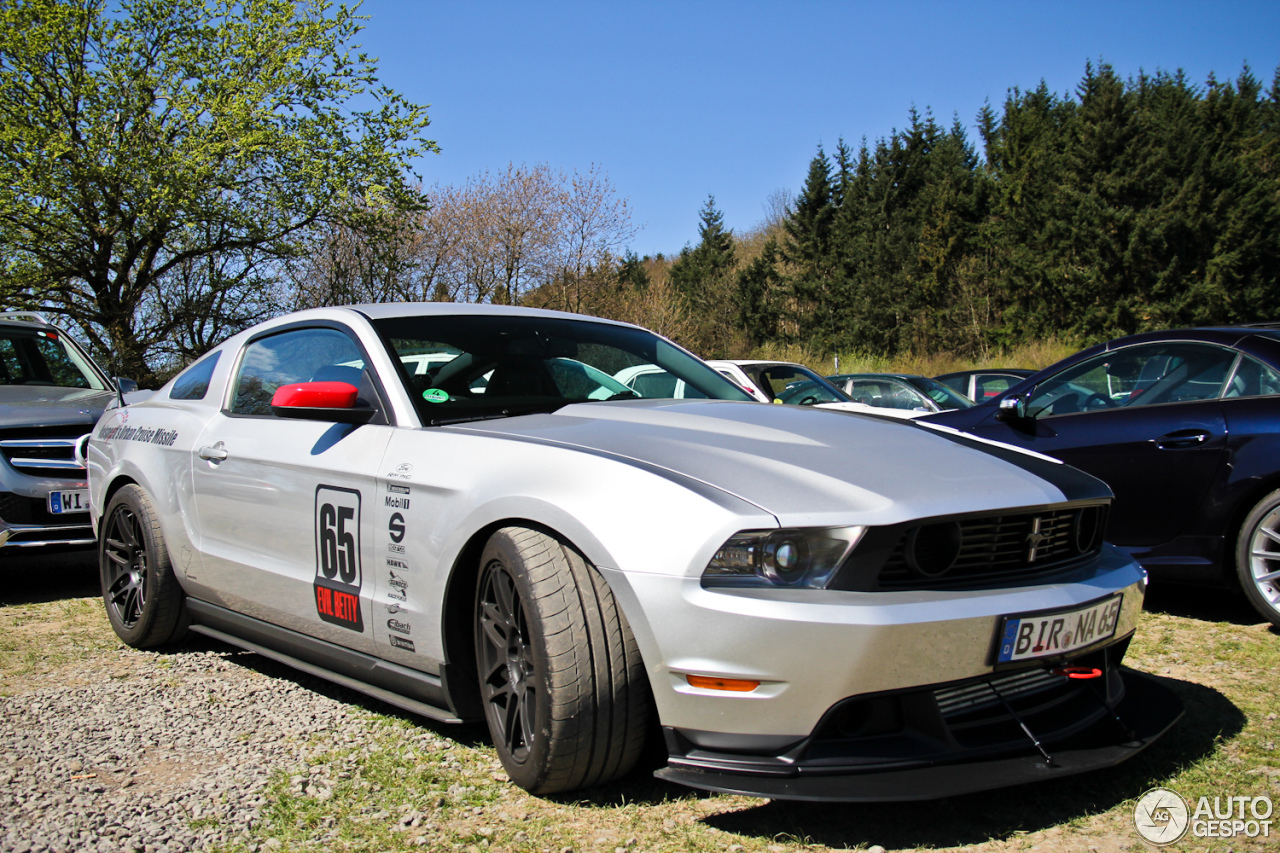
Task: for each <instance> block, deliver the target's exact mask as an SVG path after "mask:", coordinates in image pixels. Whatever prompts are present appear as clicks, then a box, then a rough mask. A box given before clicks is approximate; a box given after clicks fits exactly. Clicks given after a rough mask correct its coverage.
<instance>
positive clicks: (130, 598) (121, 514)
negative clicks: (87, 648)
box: [102, 504, 147, 629]
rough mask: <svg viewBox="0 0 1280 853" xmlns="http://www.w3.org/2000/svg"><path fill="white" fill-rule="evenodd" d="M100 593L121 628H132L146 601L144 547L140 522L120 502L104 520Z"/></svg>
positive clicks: (145, 559) (127, 507)
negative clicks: (105, 522)
mask: <svg viewBox="0 0 1280 853" xmlns="http://www.w3.org/2000/svg"><path fill="white" fill-rule="evenodd" d="M102 553H103V558H104V560H103V563H102V595H103V598H104V599H105V601H106V605H107V608H108V610H110V611H111V614H112V615H113V616H114V617H115V619H114V620H113V621H116V620H118V621H119V622H120V624H121V625H123V626H124V627H125V628H130V629H131V628H134V627H135V626H136V625H137V624H138V620H140V619H141V618H142V613H143V610H144V609H145V607H146V603H147V549H146V546H145V545H144V544H143V541H142V524H141V522H139V521H138V515H137V513H135V512H134V511H133V510H132V509H131V508H130V507H129V506H127V505H124V504H121V505H119V506H117V507H116V509H115V512H113V513H111V517H110V518H109V519H108V520H107V525H106V532H105V533H104V535H103V545H102Z"/></svg>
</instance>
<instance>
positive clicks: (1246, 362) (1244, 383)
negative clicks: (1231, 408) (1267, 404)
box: [1222, 355, 1280, 397]
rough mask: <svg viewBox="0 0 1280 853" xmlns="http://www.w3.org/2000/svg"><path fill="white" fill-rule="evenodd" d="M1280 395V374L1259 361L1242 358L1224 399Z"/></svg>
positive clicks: (1247, 357) (1228, 384) (1246, 357)
mask: <svg viewBox="0 0 1280 853" xmlns="http://www.w3.org/2000/svg"><path fill="white" fill-rule="evenodd" d="M1277 394H1280V373H1277V372H1276V371H1274V370H1272V369H1271V368H1270V367H1267V366H1266V365H1265V364H1263V363H1262V362H1260V361H1258V360H1257V359H1253V358H1250V357H1249V356H1247V355H1246V356H1241V357H1240V364H1239V365H1238V366H1237V367H1236V372H1235V374H1234V375H1233V376H1232V377H1231V381H1230V382H1228V383H1227V390H1226V393H1224V394H1223V395H1222V396H1224V397H1270V396H1274V395H1277Z"/></svg>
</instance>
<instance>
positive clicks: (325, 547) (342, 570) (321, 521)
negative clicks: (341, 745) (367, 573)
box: [315, 486, 364, 633]
mask: <svg viewBox="0 0 1280 853" xmlns="http://www.w3.org/2000/svg"><path fill="white" fill-rule="evenodd" d="M362 579H363V572H362V571H361V568H360V493H359V492H357V491H356V490H355V489H343V488H340V487H338V486H317V487H316V582H315V591H316V614H317V615H319V617H320V618H321V619H322V620H324V621H325V622H329V623H331V624H333V625H341V626H342V627H344V628H350V629H351V630H353V631H360V632H362V633H363V631H364V620H363V619H362V618H361V617H360V584H361V582H362Z"/></svg>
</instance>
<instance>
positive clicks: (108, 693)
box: [0, 557, 447, 853]
mask: <svg viewBox="0 0 1280 853" xmlns="http://www.w3.org/2000/svg"><path fill="white" fill-rule="evenodd" d="M29 559H30V558H26V557H23V558H19V559H12V560H9V561H7V564H6V566H5V569H6V571H9V570H16V571H14V573H13V574H12V575H10V577H11V578H16V579H18V580H16V581H15V583H14V584H11V585H10V588H9V589H8V590H6V592H5V594H4V596H3V598H0V604H19V605H20V604H22V603H25V602H34V601H40V600H47V599H50V598H56V597H57V596H56V595H47V594H46V591H48V590H50V589H53V588H59V589H61V590H63V591H64V592H65V591H68V590H69V591H70V592H72V593H73V594H75V593H79V594H84V593H86V592H89V593H91V592H92V588H93V584H94V581H95V580H96V578H95V577H94V576H93V575H92V574H89V573H87V571H86V569H85V567H84V563H85V560H84V558H70V557H68V558H66V559H64V560H63V561H61V563H60V564H59V565H58V566H57V567H56V569H51V568H50V566H49V565H48V564H47V563H44V562H43V561H41V562H40V563H39V564H35V563H32V564H31V565H30V566H29V567H28V568H29V569H32V571H30V572H28V571H22V569H23V568H24V565H20V563H21V564H26V563H28V562H29ZM36 565H39V571H38V572H36V571H34V567H35V566H36ZM51 571H57V572H60V573H61V574H62V575H63V576H64V577H59V578H58V579H57V581H56V582H55V581H52V580H50V574H49V573H50V572H51ZM32 577H36V578H38V579H37V580H30V578H32ZM15 586H16V587H17V589H15ZM103 622H104V624H105V618H104V620H103ZM108 630H109V629H108ZM49 641H50V642H56V641H57V638H55V637H50V638H49ZM64 642H65V640H64ZM4 687H5V689H4V690H3V692H4V693H12V695H8V696H0V755H4V756H7V759H6V761H5V762H3V763H2V764H0V851H13V853H35V851H73V850H74V851H82V850H84V851H104V852H105V851H179V850H201V849H207V848H209V847H210V846H232V847H237V846H241V845H243V846H244V847H246V848H251V847H252V845H251V844H250V843H249V841H248V835H247V830H248V829H249V828H250V827H252V826H254V825H255V824H256V822H257V821H258V819H259V813H260V810H261V809H262V808H263V806H264V803H265V797H264V789H265V787H266V784H267V782H268V780H269V779H270V777H271V775H272V774H273V772H275V771H277V770H284V771H285V772H288V773H292V774H300V773H303V772H305V771H304V770H303V768H304V767H305V765H306V760H307V758H308V757H309V756H310V755H311V754H312V750H316V751H319V750H321V749H323V750H326V751H327V750H330V749H332V748H334V747H350V748H356V749H357V750H358V749H359V747H360V745H361V744H362V743H363V742H364V741H365V740H366V736H367V735H368V733H369V732H370V731H371V730H372V729H373V728H375V727H376V726H377V722H376V719H377V718H376V716H375V715H374V714H373V713H372V712H370V711H369V710H367V709H365V708H364V707H362V706H361V705H359V704H352V703H353V702H357V703H358V702H360V701H362V699H361V697H359V695H358V694H355V693H352V692H350V691H347V690H344V689H342V688H339V687H335V686H333V685H330V684H328V683H327V682H325V681H322V680H320V679H315V678H311V677H309V676H305V675H302V674H300V673H298V672H296V671H294V670H291V669H289V668H287V667H284V666H281V665H279V664H276V663H274V662H272V661H269V660H266V659H264V658H261V657H259V656H257V655H254V654H251V653H248V652H242V651H239V650H236V649H233V648H231V647H229V646H226V645H224V644H222V643H218V642H215V641H212V640H208V639H206V638H202V637H199V636H198V635H192V636H191V637H190V638H189V639H188V641H187V643H186V644H185V646H184V647H182V648H180V649H178V650H176V651H168V652H163V653H153V652H140V651H135V650H133V649H129V648H127V647H124V646H123V645H120V646H118V647H117V648H116V649H113V650H110V651H94V652H89V653H86V654H85V655H84V656H83V657H82V658H80V659H75V660H73V661H72V662H70V663H68V664H65V665H63V666H60V667H58V668H57V671H56V672H53V673H48V674H46V675H43V676H34V677H30V678H24V679H22V681H21V683H19V684H7V685H4ZM374 704H375V705H376V704H377V703H374ZM420 731H421V734H420V735H419V737H420V738H421V739H422V740H423V741H424V743H423V744H422V746H423V747H428V748H440V747H442V746H444V745H445V744H446V743H447V741H446V740H445V738H443V737H441V736H439V735H437V734H436V733H435V732H434V731H433V730H432V729H430V728H429V727H425V726H424V727H422V728H421V730H420ZM328 781H329V780H321V779H316V780H312V779H310V778H304V777H302V776H301V775H295V776H293V782H294V783H295V784H294V786H293V787H295V788H296V789H298V790H303V789H306V790H307V792H308V793H309V794H311V795H313V796H315V795H318V796H319V797H324V796H325V790H324V788H323V786H324V785H325V784H326V783H327V782H328ZM228 827H230V829H228Z"/></svg>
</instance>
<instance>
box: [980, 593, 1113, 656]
mask: <svg viewBox="0 0 1280 853" xmlns="http://www.w3.org/2000/svg"><path fill="white" fill-rule="evenodd" d="M1123 603H1124V595H1123V594H1122V593H1117V594H1115V595H1112V596H1109V597H1107V598H1104V599H1102V600H1101V601H1095V602H1093V603H1092V604H1085V605H1083V606H1081V607H1077V608H1074V609H1072V610H1059V611H1057V612H1055V613H1028V614H1026V615H1023V616H1005V617H1004V622H1003V624H1002V625H1001V626H1000V647H999V649H997V651H996V662H997V663H1010V662H1012V661H1018V660H1028V659H1031V658H1043V657H1050V656H1052V655H1061V654H1065V653H1067V652H1071V651H1074V650H1076V649H1082V648H1084V647H1085V646H1091V645H1093V644H1094V643H1096V642H1098V641H1100V640H1106V639H1109V638H1110V637H1113V636H1115V633H1116V623H1117V622H1119V621H1120V605H1121V604H1123Z"/></svg>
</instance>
